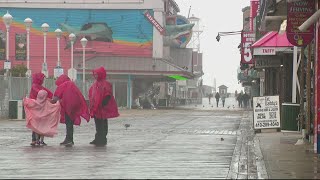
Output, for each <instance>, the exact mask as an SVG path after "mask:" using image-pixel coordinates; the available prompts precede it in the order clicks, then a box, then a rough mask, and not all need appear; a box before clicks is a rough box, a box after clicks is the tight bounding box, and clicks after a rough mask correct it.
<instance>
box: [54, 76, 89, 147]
mask: <svg viewBox="0 0 320 180" xmlns="http://www.w3.org/2000/svg"><path fill="white" fill-rule="evenodd" d="M56 85H57V89H56V91H55V92H54V97H53V99H52V102H56V101H58V100H59V102H60V105H61V113H60V114H61V119H60V123H64V124H66V138H65V139H64V141H63V142H62V143H60V145H65V146H72V145H73V144H74V142H73V125H78V126H79V125H80V124H81V117H82V118H84V119H85V120H86V121H87V122H89V120H90V114H89V110H88V106H87V103H86V101H85V99H84V97H83V95H82V94H81V91H80V90H79V88H78V87H77V86H76V84H75V83H74V82H72V81H71V80H70V78H69V77H68V76H67V75H64V74H63V75H61V76H59V78H58V79H57V80H56Z"/></svg>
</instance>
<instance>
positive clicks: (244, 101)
mask: <svg viewBox="0 0 320 180" xmlns="http://www.w3.org/2000/svg"><path fill="white" fill-rule="evenodd" d="M236 98H237V101H238V106H239V108H248V107H250V104H249V100H250V96H249V94H247V92H245V93H244V94H243V92H242V91H241V92H240V93H239V94H238V95H237V96H236Z"/></svg>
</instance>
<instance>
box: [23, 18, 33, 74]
mask: <svg viewBox="0 0 320 180" xmlns="http://www.w3.org/2000/svg"><path fill="white" fill-rule="evenodd" d="M24 24H25V25H26V30H27V69H28V70H27V73H26V76H27V77H28V78H29V77H31V69H30V28H31V26H32V19H30V18H26V19H25V20H24Z"/></svg>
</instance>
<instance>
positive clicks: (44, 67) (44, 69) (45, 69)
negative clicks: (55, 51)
mask: <svg viewBox="0 0 320 180" xmlns="http://www.w3.org/2000/svg"><path fill="white" fill-rule="evenodd" d="M49 28H50V26H49V25H48V24H47V23H43V24H42V25H41V29H42V32H43V65H42V73H43V74H44V75H45V76H46V77H48V74H49V73H48V66H47V32H48V31H49Z"/></svg>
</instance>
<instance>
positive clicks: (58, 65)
mask: <svg viewBox="0 0 320 180" xmlns="http://www.w3.org/2000/svg"><path fill="white" fill-rule="evenodd" d="M54 32H55V33H56V37H57V51H58V63H57V67H61V62H60V38H61V35H62V31H61V29H56V30H55V31H54Z"/></svg>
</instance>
